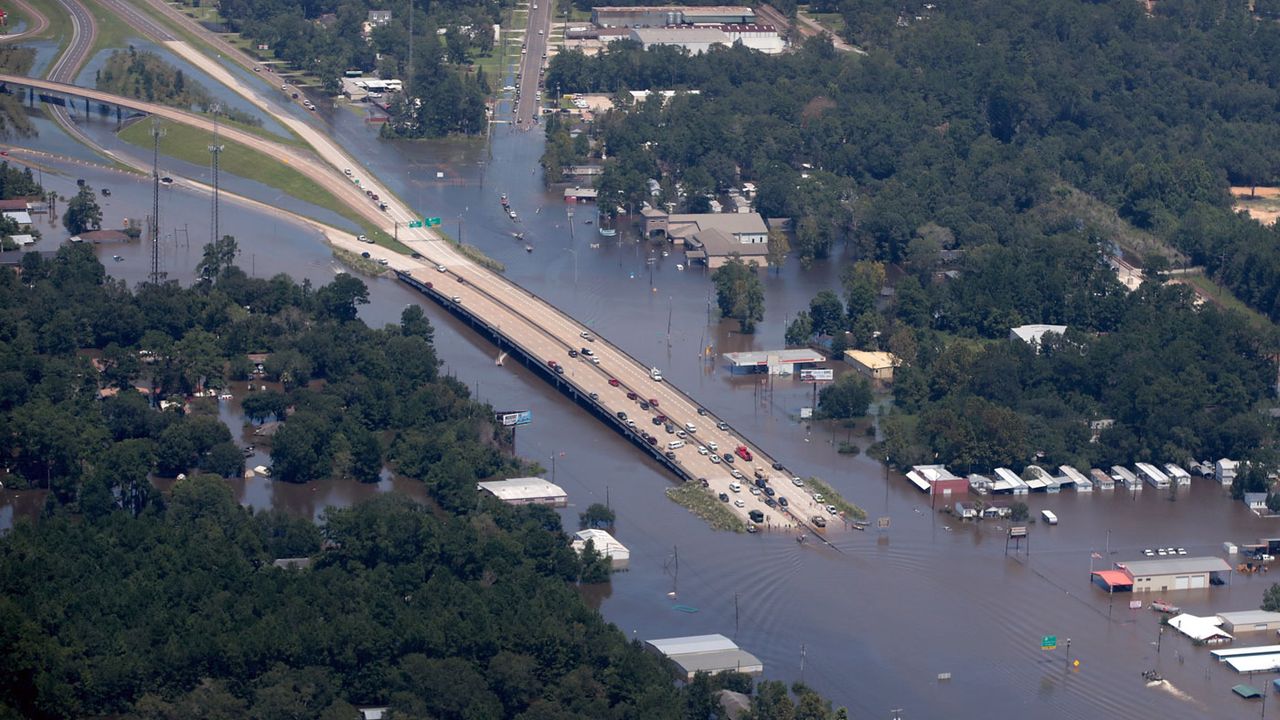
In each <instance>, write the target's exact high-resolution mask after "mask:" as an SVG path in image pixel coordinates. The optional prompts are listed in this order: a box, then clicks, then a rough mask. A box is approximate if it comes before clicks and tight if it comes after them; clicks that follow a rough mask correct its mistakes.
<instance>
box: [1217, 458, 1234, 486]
mask: <svg viewBox="0 0 1280 720" xmlns="http://www.w3.org/2000/svg"><path fill="white" fill-rule="evenodd" d="M1239 468H1240V463H1239V462H1238V461H1236V460H1228V459H1226V458H1222V459H1221V460H1219V461H1218V462H1216V463H1214V464H1213V479H1214V480H1217V481H1218V482H1219V483H1221V484H1223V485H1230V484H1231V483H1233V482H1235V480H1236V471H1237V470H1238V469H1239Z"/></svg>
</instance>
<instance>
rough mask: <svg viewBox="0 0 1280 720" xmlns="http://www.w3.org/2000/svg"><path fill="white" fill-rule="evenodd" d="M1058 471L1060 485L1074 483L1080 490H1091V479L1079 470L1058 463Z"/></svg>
mask: <svg viewBox="0 0 1280 720" xmlns="http://www.w3.org/2000/svg"><path fill="white" fill-rule="evenodd" d="M1058 472H1059V473H1061V475H1062V478H1061V479H1060V480H1059V482H1060V483H1061V484H1062V485H1075V486H1076V490H1079V491H1080V492H1093V481H1092V480H1090V479H1089V478H1088V476H1086V475H1085V474H1084V473H1082V472H1080V471H1079V470H1077V469H1075V468H1073V467H1071V466H1070V465H1059V466H1058Z"/></svg>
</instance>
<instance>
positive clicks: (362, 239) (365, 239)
mask: <svg viewBox="0 0 1280 720" xmlns="http://www.w3.org/2000/svg"><path fill="white" fill-rule="evenodd" d="M356 240H359V241H360V242H362V243H367V242H369V236H367V235H357V236H356Z"/></svg>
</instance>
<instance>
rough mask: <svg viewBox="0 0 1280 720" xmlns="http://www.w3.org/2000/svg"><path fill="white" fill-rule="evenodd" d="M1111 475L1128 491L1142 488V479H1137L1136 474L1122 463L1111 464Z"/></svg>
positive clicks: (1136, 490) (1137, 490)
mask: <svg viewBox="0 0 1280 720" xmlns="http://www.w3.org/2000/svg"><path fill="white" fill-rule="evenodd" d="M1111 477H1113V478H1115V481H1116V482H1118V483H1120V484H1121V485H1124V486H1125V489H1127V490H1129V491H1130V492H1139V491H1141V490H1142V481H1140V480H1138V476H1137V475H1134V474H1133V471H1132V470H1130V469H1129V468H1127V467H1125V466H1123V465H1112V466H1111Z"/></svg>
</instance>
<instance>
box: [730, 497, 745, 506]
mask: <svg viewBox="0 0 1280 720" xmlns="http://www.w3.org/2000/svg"><path fill="white" fill-rule="evenodd" d="M733 505H734V507H746V506H747V504H746V503H744V502H742V499H741V498H738V499H736V500H734V501H733Z"/></svg>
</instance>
